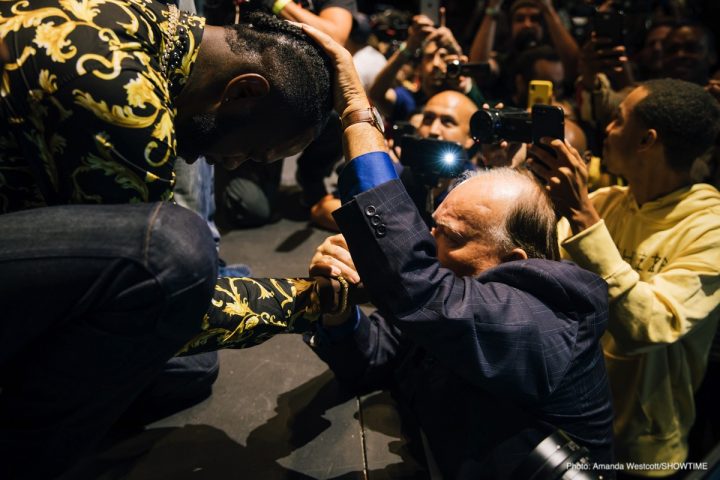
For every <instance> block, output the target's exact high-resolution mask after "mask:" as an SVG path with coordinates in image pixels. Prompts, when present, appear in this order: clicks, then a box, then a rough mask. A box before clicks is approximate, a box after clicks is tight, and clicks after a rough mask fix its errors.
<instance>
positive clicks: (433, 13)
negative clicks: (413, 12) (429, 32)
mask: <svg viewBox="0 0 720 480" xmlns="http://www.w3.org/2000/svg"><path fill="white" fill-rule="evenodd" d="M420 14H421V15H425V16H426V17H428V18H429V19H430V20H432V22H433V25H435V26H436V27H439V26H440V0H420Z"/></svg>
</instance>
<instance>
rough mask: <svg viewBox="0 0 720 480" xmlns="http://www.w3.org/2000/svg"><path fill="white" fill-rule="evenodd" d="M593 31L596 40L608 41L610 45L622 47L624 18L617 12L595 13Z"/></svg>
mask: <svg viewBox="0 0 720 480" xmlns="http://www.w3.org/2000/svg"><path fill="white" fill-rule="evenodd" d="M593 30H594V31H595V35H596V36H597V37H598V38H604V39H608V40H609V41H610V43H611V44H612V45H622V44H623V41H624V37H625V35H624V30H625V17H624V16H623V14H622V13H618V12H595V16H594V17H593Z"/></svg>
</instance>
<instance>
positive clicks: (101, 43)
mask: <svg viewBox="0 0 720 480" xmlns="http://www.w3.org/2000/svg"><path fill="white" fill-rule="evenodd" d="M0 14H1V16H0V38H2V39H3V43H4V45H5V47H7V50H8V51H7V54H8V55H7V58H4V59H3V60H4V61H3V63H4V68H3V71H2V83H1V87H0V122H1V123H2V127H0V311H2V320H1V321H0V388H1V389H2V390H1V392H2V393H1V394H0V451H2V452H3V456H2V460H3V461H2V462H0V477H2V478H19V477H21V476H22V478H54V477H55V476H56V475H57V474H58V473H60V472H62V471H63V470H65V469H66V468H68V467H69V466H70V465H72V463H73V462H74V461H75V460H77V458H78V457H79V456H80V455H81V454H82V453H83V452H84V451H85V450H87V449H88V448H89V447H91V446H92V445H93V444H94V443H96V442H97V441H98V439H99V438H100V437H101V436H102V435H103V433H104V432H105V431H106V430H107V429H108V428H109V426H110V425H111V424H112V422H113V421H114V420H115V419H116V418H117V417H118V416H119V415H120V414H121V413H122V411H123V410H124V409H125V408H126V407H127V406H128V405H129V404H130V402H131V401H132V400H133V398H134V397H135V396H136V395H137V394H138V393H139V392H140V391H141V390H142V389H143V388H144V386H145V385H147V383H148V382H149V381H150V380H151V379H152V378H154V377H155V376H156V375H157V373H158V371H159V370H160V369H161V368H162V366H163V365H164V364H165V362H166V361H167V359H168V358H170V357H171V356H172V355H174V354H175V353H176V352H178V351H179V350H180V349H181V348H183V351H185V352H187V353H194V352H196V351H198V350H201V349H200V348H198V346H202V345H207V346H209V347H214V348H215V347H219V346H229V345H238V344H242V345H243V346H247V345H252V344H254V343H258V342H260V341H263V340H264V339H266V338H268V337H269V336H270V335H271V334H272V333H275V332H279V331H287V330H292V329H293V328H294V319H291V318H289V315H290V313H289V312H296V311H298V310H302V309H303V308H304V307H303V302H306V301H307V302H308V304H307V309H308V310H312V309H313V308H315V306H314V305H315V304H313V299H312V298H311V296H310V295H309V293H310V291H311V290H312V288H311V287H312V285H311V284H310V283H309V282H297V281H294V280H291V279H275V280H273V281H268V282H259V281H258V280H250V279H235V278H217V277H216V272H217V253H216V250H215V244H214V242H213V240H212V237H211V235H210V232H209V230H208V228H207V225H206V224H205V223H204V222H202V220H201V219H200V218H199V217H197V216H196V215H195V214H194V213H192V212H190V211H188V210H185V209H183V208H180V207H177V206H175V205H173V204H172V203H170V202H168V201H167V200H170V199H172V195H173V184H174V163H175V159H176V156H177V155H178V154H182V156H183V157H184V158H185V159H187V160H191V159H194V158H196V157H197V156H198V155H199V154H205V155H206V156H207V157H208V158H209V159H211V160H212V161H214V162H218V163H222V164H224V165H225V166H227V167H229V168H234V167H236V166H237V165H239V164H240V163H242V162H244V161H245V160H246V159H248V158H253V159H255V160H258V161H268V160H270V159H275V158H280V157H283V156H287V155H292V154H294V153H297V152H298V151H299V150H301V149H302V148H303V147H304V146H305V145H307V144H308V143H309V142H310V141H311V140H312V138H313V136H314V134H315V133H316V132H317V131H319V129H320V128H321V127H322V125H323V124H324V122H325V120H326V118H327V116H328V114H329V112H330V110H331V108H332V96H331V89H330V86H331V73H330V70H329V63H327V59H326V57H325V56H324V54H323V53H322V52H321V51H320V50H319V49H318V48H316V47H315V46H314V45H313V44H312V42H311V41H310V40H309V39H308V38H307V37H305V36H304V35H303V34H302V32H301V31H300V29H299V28H297V27H296V26H293V25H291V24H289V23H287V22H283V21H280V20H276V19H273V18H272V17H269V16H265V15H262V14H258V15H256V16H253V17H249V23H246V24H243V25H238V26H234V27H231V28H222V27H209V26H208V27H206V26H205V25H204V20H203V19H202V18H199V17H195V16H193V15H188V14H186V13H183V12H180V11H179V10H178V9H177V8H176V7H175V6H174V5H167V4H165V3H160V2H152V1H145V0H143V1H140V0H127V1H122V0H120V1H114V2H112V3H77V2H67V1H64V0H59V1H58V0H39V1H37V2H32V4H30V3H28V2H14V3H13V2H3V3H2V4H1V5H0ZM278 112H282V115H278ZM278 299H282V300H283V301H284V303H283V306H284V307H285V308H280V302H279V300H278ZM211 300H212V302H211ZM286 300H287V301H286ZM288 301H290V302H291V303H290V304H287V302H288ZM231 316H232V317H233V318H230V317H231ZM248 316H249V317H248ZM250 317H252V318H250ZM248 318H250V319H249V320H248ZM268 319H271V320H272V321H268ZM246 320H247V321H246ZM233 321H234V322H235V323H234V325H235V326H236V327H238V328H234V327H232V325H233ZM238 322H240V323H239V326H238ZM216 325H217V326H221V327H222V328H213V327H214V326H216ZM240 327H242V328H240ZM217 335H219V336H217ZM193 338H195V341H194V342H189V341H190V340H191V339H193ZM188 342H189V343H188ZM186 344H187V345H186ZM183 345H186V347H183Z"/></svg>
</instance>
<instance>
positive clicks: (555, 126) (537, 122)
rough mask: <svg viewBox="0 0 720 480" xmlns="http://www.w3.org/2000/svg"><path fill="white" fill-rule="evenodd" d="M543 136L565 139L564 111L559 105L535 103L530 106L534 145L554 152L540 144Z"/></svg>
mask: <svg viewBox="0 0 720 480" xmlns="http://www.w3.org/2000/svg"><path fill="white" fill-rule="evenodd" d="M543 137H550V138H559V139H560V140H565V112H563V109H562V108H560V107H553V106H550V105H541V104H535V105H533V107H532V141H533V143H534V144H535V145H538V146H539V147H540V148H543V149H545V150H547V151H549V152H551V153H553V154H554V151H553V150H552V149H550V147H547V146H546V145H541V144H540V139H541V138H543Z"/></svg>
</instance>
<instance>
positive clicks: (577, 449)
mask: <svg viewBox="0 0 720 480" xmlns="http://www.w3.org/2000/svg"><path fill="white" fill-rule="evenodd" d="M592 464H593V462H592V460H591V458H590V453H589V451H588V449H587V448H585V447H582V446H580V445H578V444H577V443H575V442H574V441H573V440H572V439H571V438H570V437H569V436H568V434H567V433H565V432H563V431H562V430H556V431H554V432H553V433H551V434H550V435H548V436H547V437H545V438H544V439H543V440H542V441H541V442H540V443H539V444H538V445H537V446H536V447H535V449H534V450H533V451H532V452H530V455H529V456H528V458H527V459H525V461H524V462H523V463H522V464H520V465H519V466H518V467H517V469H516V470H515V472H513V476H512V478H513V479H517V480H520V479H522V480H571V479H572V480H600V479H602V476H600V475H599V474H597V473H596V472H595V471H593V470H592V469H591V468H590V467H591V466H592Z"/></svg>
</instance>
